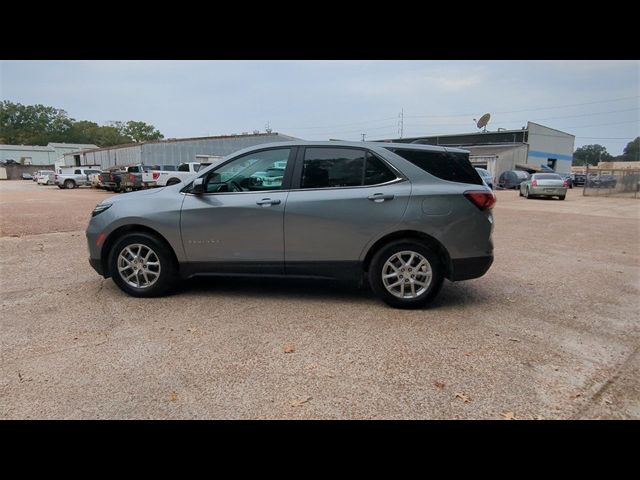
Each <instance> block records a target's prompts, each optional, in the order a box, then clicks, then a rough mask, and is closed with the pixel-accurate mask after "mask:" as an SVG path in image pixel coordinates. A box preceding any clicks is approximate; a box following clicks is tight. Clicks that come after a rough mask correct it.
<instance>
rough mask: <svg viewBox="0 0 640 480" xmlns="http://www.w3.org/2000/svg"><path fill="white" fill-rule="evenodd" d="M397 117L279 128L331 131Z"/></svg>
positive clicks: (281, 128) (282, 128)
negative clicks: (323, 129)
mask: <svg viewBox="0 0 640 480" xmlns="http://www.w3.org/2000/svg"><path fill="white" fill-rule="evenodd" d="M396 118H397V117H387V118H379V119H377V120H364V121H362V122H353V123H342V124H338V125H324V126H319V125H318V126H314V127H279V128H280V130H313V129H318V128H325V129H331V128H340V127H351V126H353V125H362V124H365V123H377V122H383V121H388V120H395V119H396Z"/></svg>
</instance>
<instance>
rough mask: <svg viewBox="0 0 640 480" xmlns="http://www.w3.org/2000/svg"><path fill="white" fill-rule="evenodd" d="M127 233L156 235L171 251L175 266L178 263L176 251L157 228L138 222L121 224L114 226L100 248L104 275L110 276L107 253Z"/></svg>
mask: <svg viewBox="0 0 640 480" xmlns="http://www.w3.org/2000/svg"><path fill="white" fill-rule="evenodd" d="M128 233H147V234H149V235H152V236H154V237H156V238H157V239H158V240H159V241H160V242H162V243H163V244H164V245H165V246H166V247H167V249H168V250H169V252H171V256H172V258H173V261H174V262H175V264H176V266H177V265H179V262H178V257H177V256H176V252H175V251H174V250H173V247H172V246H171V244H170V243H169V242H168V241H167V239H166V238H164V236H163V235H162V234H161V233H160V232H158V231H157V230H155V229H153V228H151V227H147V226H146V225H140V224H130V225H123V226H121V227H118V228H116V229H115V230H114V231H113V232H111V233H110V234H109V236H108V237H107V238H106V239H105V241H104V243H103V245H102V250H101V251H100V262H101V263H102V271H103V272H104V276H105V277H109V276H111V272H110V271H109V254H110V253H111V249H112V248H113V246H114V245H115V243H116V242H117V241H118V240H119V239H120V238H122V236H123V235H125V234H128Z"/></svg>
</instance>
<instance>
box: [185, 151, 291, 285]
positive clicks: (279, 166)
mask: <svg viewBox="0 0 640 480" xmlns="http://www.w3.org/2000/svg"><path fill="white" fill-rule="evenodd" d="M294 155H295V149H292V148H289V147H284V148H282V147H278V148H267V149H264V150H258V151H253V152H250V153H247V154H244V155H241V156H239V157H237V158H235V159H233V160H230V161H228V162H225V163H224V164H222V165H219V166H217V167H215V168H213V169H211V170H209V171H207V173H205V174H203V175H202V178H203V182H204V184H203V188H204V192H205V193H201V194H197V195H195V194H193V193H192V192H191V190H189V188H190V187H188V188H187V190H186V191H185V199H184V202H183V204H182V212H181V220H180V221H181V224H180V228H181V232H182V244H183V246H184V250H185V255H186V257H187V262H189V263H192V264H209V265H208V266H207V265H204V267H203V268H199V270H200V271H207V270H208V271H211V272H219V271H225V272H228V273H234V272H237V273H240V272H242V273H252V272H255V273H272V274H273V273H275V274H281V273H283V272H284V233H283V230H284V208H285V204H286V200H287V195H288V194H289V192H288V188H289V184H288V182H289V180H288V178H289V177H290V175H291V170H292V165H293V162H290V161H289V160H290V158H291V157H293V156H294ZM287 175H289V177H287ZM190 192H191V193H190Z"/></svg>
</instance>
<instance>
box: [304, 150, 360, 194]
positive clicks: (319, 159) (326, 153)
mask: <svg viewBox="0 0 640 480" xmlns="http://www.w3.org/2000/svg"><path fill="white" fill-rule="evenodd" d="M364 157H365V152H364V150H357V149H351V148H307V149H306V150H305V153H304V164H303V167H302V183H301V185H300V187H301V188H334V187H357V186H361V185H362V184H363V175H364Z"/></svg>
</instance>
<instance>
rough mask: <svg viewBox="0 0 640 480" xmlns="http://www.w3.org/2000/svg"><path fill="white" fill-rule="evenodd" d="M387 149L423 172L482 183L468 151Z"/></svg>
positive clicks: (442, 177) (476, 183) (461, 181)
mask: <svg viewBox="0 0 640 480" xmlns="http://www.w3.org/2000/svg"><path fill="white" fill-rule="evenodd" d="M388 150H391V151H392V152H393V153H395V154H396V155H400V156H401V157H402V158H404V159H405V160H408V161H409V162H411V163H413V164H414V165H415V166H416V167H418V168H420V169H422V170H424V171H425V172H428V173H430V174H431V175H433V176H435V177H438V178H441V179H443V180H448V181H450V182H458V183H472V184H475V185H483V182H482V179H481V178H480V175H478V172H476V170H475V168H473V166H471V162H469V154H468V153H459V152H429V151H425V150H413V149H408V148H407V149H404V148H389V149H388Z"/></svg>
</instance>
